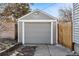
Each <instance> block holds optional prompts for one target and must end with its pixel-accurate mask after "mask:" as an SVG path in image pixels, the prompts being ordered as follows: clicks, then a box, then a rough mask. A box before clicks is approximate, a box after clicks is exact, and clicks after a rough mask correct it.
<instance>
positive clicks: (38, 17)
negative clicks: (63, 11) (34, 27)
mask: <svg viewBox="0 0 79 59" xmlns="http://www.w3.org/2000/svg"><path fill="white" fill-rule="evenodd" d="M26 19H27V20H30V19H31V20H50V19H52V18H51V17H48V16H47V15H46V14H43V13H41V12H40V11H36V12H34V13H32V14H30V15H28V16H26V17H23V18H22V19H21V20H26Z"/></svg>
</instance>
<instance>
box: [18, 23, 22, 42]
mask: <svg viewBox="0 0 79 59" xmlns="http://www.w3.org/2000/svg"><path fill="white" fill-rule="evenodd" d="M18 29H19V34H18V36H19V37H18V38H19V39H18V42H22V22H19V28H18Z"/></svg>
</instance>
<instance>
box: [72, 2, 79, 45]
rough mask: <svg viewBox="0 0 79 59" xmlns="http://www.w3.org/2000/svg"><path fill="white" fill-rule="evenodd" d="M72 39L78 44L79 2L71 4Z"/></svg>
mask: <svg viewBox="0 0 79 59" xmlns="http://www.w3.org/2000/svg"><path fill="white" fill-rule="evenodd" d="M73 30H74V32H73V39H74V42H75V43H78V44H79V3H74V4H73Z"/></svg>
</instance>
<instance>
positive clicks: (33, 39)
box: [18, 10, 57, 44]
mask: <svg viewBox="0 0 79 59" xmlns="http://www.w3.org/2000/svg"><path fill="white" fill-rule="evenodd" d="M18 42H21V43H22V44H28V43H30V44H55V43H57V18H55V17H53V16H51V15H49V14H48V13H46V12H43V11H41V10H34V11H32V12H30V13H29V14H27V15H24V16H23V17H21V18H19V19H18Z"/></svg>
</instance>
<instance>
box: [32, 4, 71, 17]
mask: <svg viewBox="0 0 79 59" xmlns="http://www.w3.org/2000/svg"><path fill="white" fill-rule="evenodd" d="M65 8H72V3H34V4H33V5H31V9H32V10H35V9H40V10H43V11H45V12H47V13H49V14H50V15H52V16H54V17H58V16H59V9H65Z"/></svg>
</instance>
